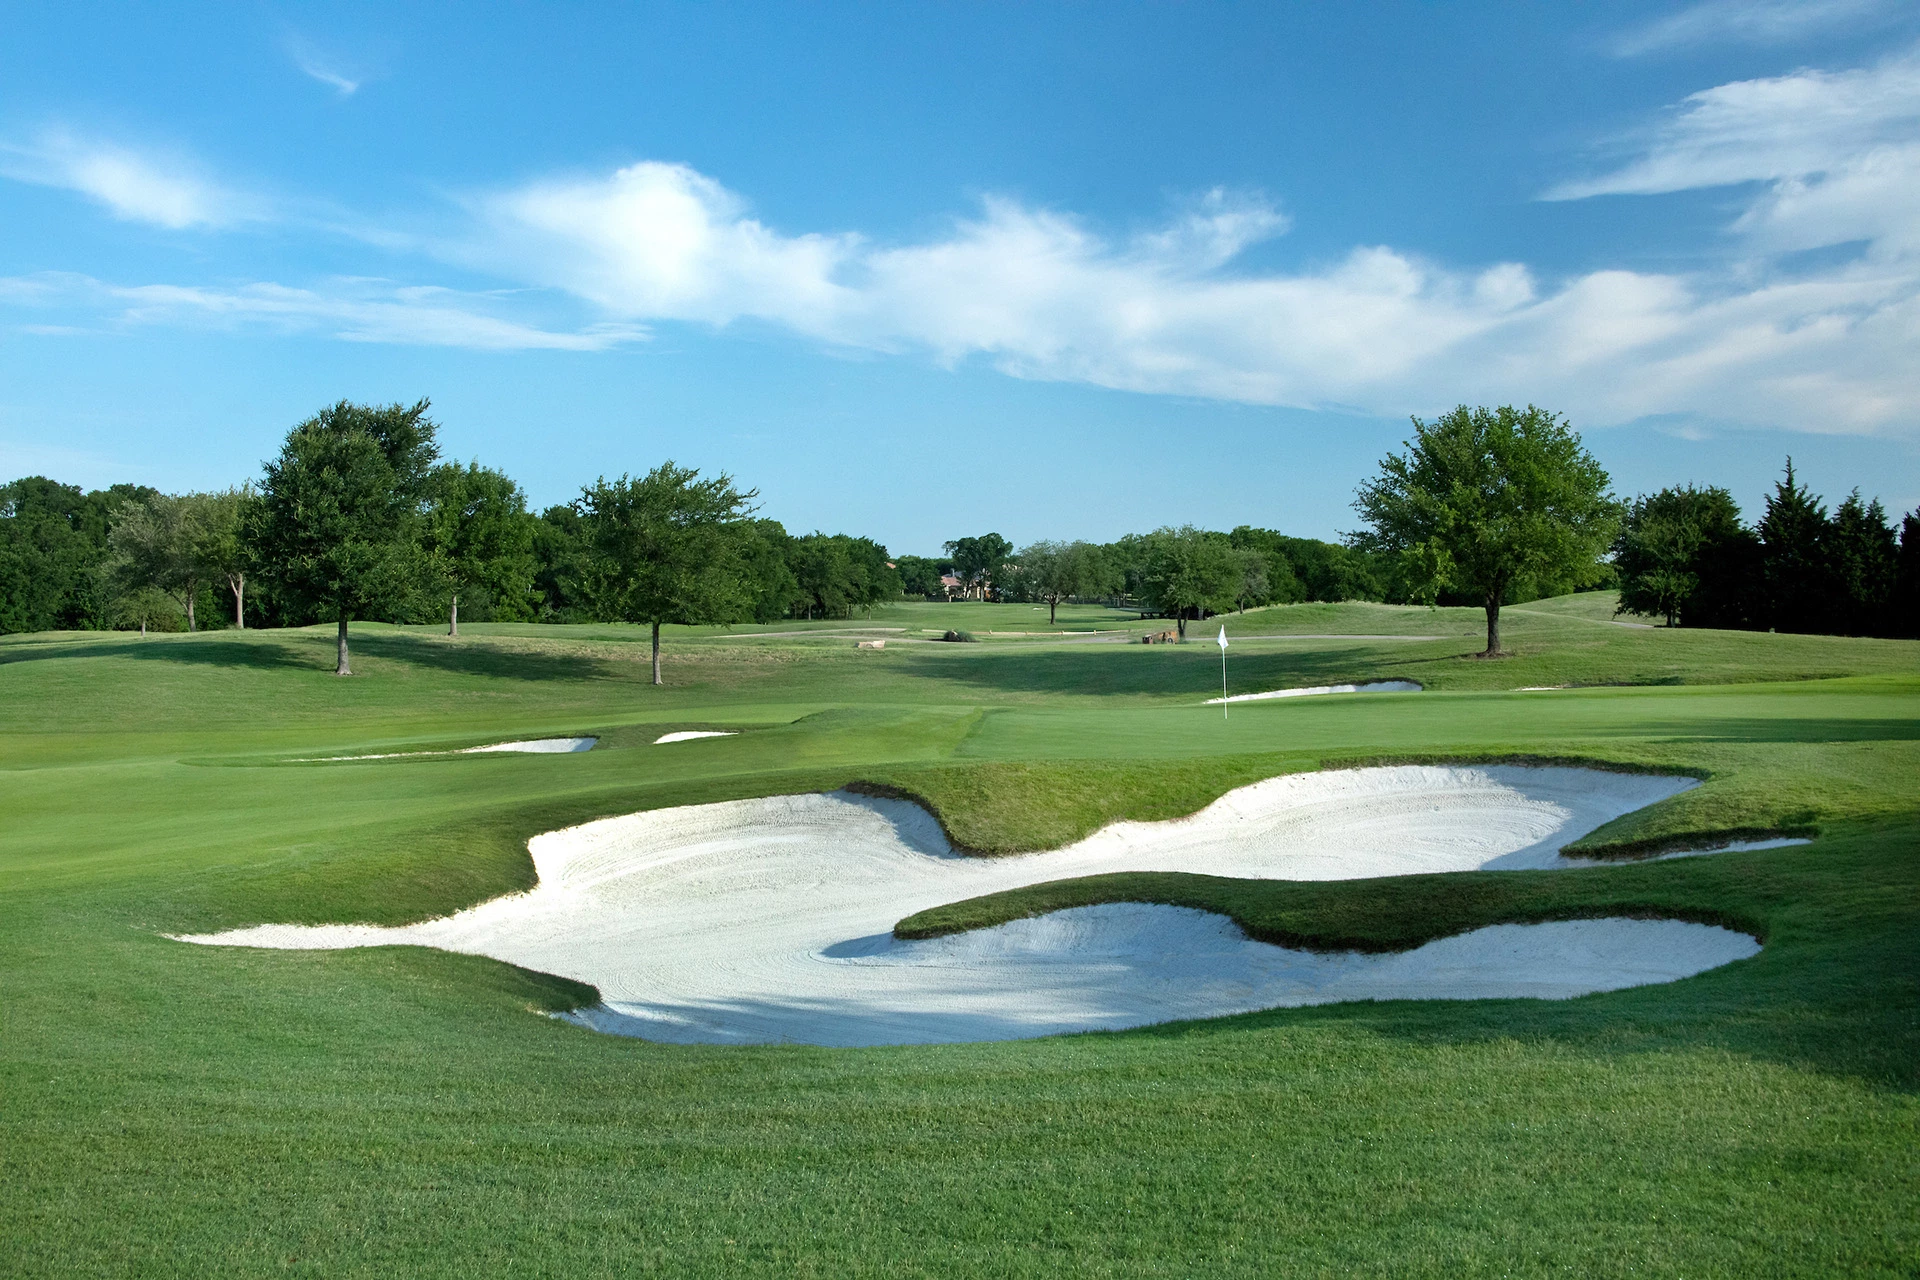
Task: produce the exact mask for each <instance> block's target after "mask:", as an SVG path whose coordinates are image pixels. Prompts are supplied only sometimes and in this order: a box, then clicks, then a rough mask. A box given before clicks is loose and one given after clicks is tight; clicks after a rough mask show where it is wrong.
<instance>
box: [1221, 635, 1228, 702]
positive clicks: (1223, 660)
mask: <svg viewBox="0 0 1920 1280" xmlns="http://www.w3.org/2000/svg"><path fill="white" fill-rule="evenodd" d="M1220 718H1221V719H1222V720H1225V719H1226V718H1227V624H1226V623H1224V622H1223V623H1221V624H1220Z"/></svg>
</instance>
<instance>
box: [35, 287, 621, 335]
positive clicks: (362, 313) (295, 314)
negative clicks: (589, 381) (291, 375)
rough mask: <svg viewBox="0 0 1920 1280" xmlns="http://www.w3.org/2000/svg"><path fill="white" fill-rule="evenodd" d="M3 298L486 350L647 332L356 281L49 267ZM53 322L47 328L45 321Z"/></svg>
mask: <svg viewBox="0 0 1920 1280" xmlns="http://www.w3.org/2000/svg"><path fill="white" fill-rule="evenodd" d="M0 300H6V301H12V302H15V303H18V304H25V305H33V306H37V307H40V308H42V309H47V308H54V307H74V308H78V309H82V310H87V311H95V312H97V311H103V310H104V311H107V312H110V313H111V314H112V318H113V320H114V321H115V322H116V323H118V324H120V325H123V326H126V325H155V324H185V325H198V326H214V327H222V326H247V325H251V326H262V327H267V328H271V329H275V330H278V331H281V332H286V333H311V332H319V333H323V334H326V335H328V336H331V337H335V338H339V339H342V340H344V341H348V342H385V343H395V344H400V345H407V346H439V347H464V348H468V349H472V350H482V351H526V350H554V351H602V350H605V349H607V348H608V347H613V346H618V345H621V344H623V343H629V342H635V341H639V340H641V339H643V338H644V337H645V336H646V333H645V330H644V329H641V328H640V327H639V326H637V325H632V324H621V323H605V324H596V325H589V326H586V327H583V328H579V329H574V330H566V329H549V328H542V327H540V326H537V325H530V324H526V323H524V322H522V321H518V320H513V319H509V318H506V317H504V316H501V315H499V314H497V313H498V312H499V311H501V310H503V309H505V308H504V306H503V301H504V300H503V299H502V298H501V297H499V296H498V295H491V294H473V293H462V292H458V291H455V290H452V289H442V288H433V287H419V286H399V285H394V284H392V283H391V282H388V281H384V280H361V279H346V280H335V281H331V282H329V284H328V286H327V287H325V288H320V289H303V288H293V287H290V286H287V285H281V284H274V283H270V282H256V283H250V284H244V285H238V286H234V287H230V288H203V287H196V286H185V285H163V284H149V285H114V284H109V283H106V282H103V281H100V280H95V279H93V278H92V277H89V276H82V275H74V274H70V273H63V272H45V273H42V274H40V275H36V276H26V277H12V278H0ZM40 327H41V328H45V327H46V326H40Z"/></svg>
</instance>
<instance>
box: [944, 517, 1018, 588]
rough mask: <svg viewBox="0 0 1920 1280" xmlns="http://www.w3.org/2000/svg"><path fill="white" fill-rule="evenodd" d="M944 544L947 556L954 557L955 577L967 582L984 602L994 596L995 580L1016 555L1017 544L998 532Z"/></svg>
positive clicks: (956, 539) (958, 539)
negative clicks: (1014, 546)
mask: <svg viewBox="0 0 1920 1280" xmlns="http://www.w3.org/2000/svg"><path fill="white" fill-rule="evenodd" d="M943 545H944V547H945V550H946V553H947V554H948V555H950V556H952V557H953V575H954V577H956V578H958V579H960V580H961V581H962V582H964V583H966V584H967V587H968V589H969V590H971V591H973V592H975V593H977V594H978V596H979V598H980V599H982V600H985V599H986V598H987V597H988V596H989V595H991V594H992V593H993V584H994V580H995V579H996V578H997V577H998V576H999V574H1000V571H1001V569H1002V568H1004V567H1005V566H1006V563H1007V561H1008V560H1009V559H1011V558H1012V556H1013V544H1012V543H1011V542H1008V541H1007V540H1006V539H1005V538H1003V537H1001V536H1000V535H999V534H997V533H983V534H980V535H979V536H977V537H970V538H955V539H954V540H953V541H952V542H948V543H945V544H943Z"/></svg>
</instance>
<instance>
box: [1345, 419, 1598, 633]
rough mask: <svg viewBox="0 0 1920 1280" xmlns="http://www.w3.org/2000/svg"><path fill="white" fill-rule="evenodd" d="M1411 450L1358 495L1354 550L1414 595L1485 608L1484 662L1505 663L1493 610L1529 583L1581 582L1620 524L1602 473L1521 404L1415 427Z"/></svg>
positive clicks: (1559, 427) (1560, 424) (1562, 426)
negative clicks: (1373, 558) (1378, 562)
mask: <svg viewBox="0 0 1920 1280" xmlns="http://www.w3.org/2000/svg"><path fill="white" fill-rule="evenodd" d="M1413 430H1414V437H1413V439H1412V440H1409V441H1407V443H1406V447H1407V452H1406V453H1404V454H1388V455H1387V457H1386V458H1385V459H1383V460H1382V461H1381V463H1380V474H1379V475H1378V476H1376V477H1375V478H1374V479H1372V480H1369V481H1367V482H1366V483H1364V484H1362V485H1361V486H1360V489H1359V491H1358V494H1357V495H1356V497H1355V499H1354V504H1353V505H1354V509H1355V510H1356V511H1358V512H1359V513H1360V515H1361V517H1362V518H1363V519H1365V521H1366V522H1367V525H1368V527H1367V529H1366V530H1364V531H1362V532H1361V533H1359V534H1357V535H1356V536H1355V542H1356V544H1357V545H1358V546H1360V547H1362V548H1366V549H1371V550H1377V551H1382V552H1386V553H1388V554H1391V555H1394V556H1396V557H1397V558H1398V559H1399V562H1400V565H1401V569H1402V572H1403V573H1404V574H1405V575H1406V579H1407V581H1408V583H1409V585H1410V587H1411V588H1412V591H1413V593H1414V594H1415V595H1416V597H1419V598H1424V599H1426V600H1428V601H1430V602H1431V601H1432V600H1434V599H1435V598H1436V597H1437V596H1438V594H1439V593H1440V592H1441V591H1443V590H1446V589H1448V588H1454V589H1457V590H1461V591H1465V592H1471V593H1472V594H1473V595H1474V596H1475V597H1477V598H1478V599H1479V600H1480V601H1481V602H1482V604H1483V606H1484V608H1485V609H1486V615H1487V648H1486V654H1485V656H1487V657H1493V656H1495V655H1497V654H1499V653H1500V651H1501V650H1500V606H1501V605H1502V603H1504V602H1505V600H1506V598H1507V594H1508V592H1510V591H1512V590H1513V589H1514V587H1515V586H1516V585H1517V584H1518V583H1520V582H1521V581H1523V580H1525V579H1527V578H1535V579H1541V578H1545V579H1556V580H1576V581H1577V580H1578V579H1579V578H1580V577H1582V576H1583V575H1586V574H1590V573H1592V572H1593V571H1594V570H1596V569H1597V567H1598V562H1599V558H1600V556H1601V554H1602V553H1603V552H1604V551H1605V550H1606V549H1607V547H1608V545H1609V544H1610V543H1611V542H1612V541H1613V537H1614V532H1615V530H1616V529H1617V527H1618V525H1619V515H1618V504H1617V503H1616V502H1615V501H1614V499H1613V497H1612V495H1611V493H1610V492H1609V487H1610V481H1609V479H1608V477H1607V473H1606V470H1605V469H1604V468H1603V467H1601V465H1600V464H1599V463H1598V462H1596V461H1595V460H1594V458H1593V455H1591V454H1589V453H1588V452H1587V451H1586V449H1585V448H1584V447H1582V445H1581V443H1580V437H1579V435H1578V434H1576V433H1575V432H1574V431H1573V430H1572V429H1571V428H1570V427H1568V426H1567V425H1566V423H1565V422H1564V421H1563V420H1562V419H1561V418H1560V417H1559V416H1558V415H1557V414H1553V413H1549V412H1547V411H1546V410H1544V409H1540V408H1536V407H1535V406H1533V405H1528V406H1527V407H1526V408H1525V409H1515V408H1513V406H1511V405H1502V406H1501V407H1499V408H1497V409H1487V408H1477V409H1470V408H1468V407H1467V406H1466V405H1461V406H1459V407H1458V408H1456V409H1454V410H1453V411H1452V412H1451V413H1448V414H1444V415H1443V416H1441V417H1439V418H1437V419H1435V420H1434V421H1433V422H1431V423H1426V422H1422V421H1421V420H1420V419H1419V418H1415V419H1413Z"/></svg>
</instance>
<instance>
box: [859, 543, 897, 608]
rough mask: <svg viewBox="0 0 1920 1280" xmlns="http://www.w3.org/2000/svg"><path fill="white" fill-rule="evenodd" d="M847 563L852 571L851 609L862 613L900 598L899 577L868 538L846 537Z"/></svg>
mask: <svg viewBox="0 0 1920 1280" xmlns="http://www.w3.org/2000/svg"><path fill="white" fill-rule="evenodd" d="M847 561H848V564H849V565H850V566H851V570H852V590H851V592H850V593H849V594H850V595H851V597H852V602H851V607H858V608H862V609H865V610H866V612H867V617H868V618H869V619H871V618H872V617H873V606H875V605H876V604H884V603H885V602H887V601H889V600H897V599H899V598H900V574H899V573H898V571H896V570H895V569H894V567H893V565H892V563H891V562H890V561H889V560H888V558H887V549H886V548H885V547H883V546H881V545H880V544H879V543H877V542H875V541H874V540H873V539H871V538H860V537H849V538H848V539H847Z"/></svg>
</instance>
